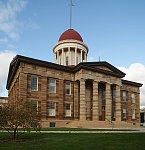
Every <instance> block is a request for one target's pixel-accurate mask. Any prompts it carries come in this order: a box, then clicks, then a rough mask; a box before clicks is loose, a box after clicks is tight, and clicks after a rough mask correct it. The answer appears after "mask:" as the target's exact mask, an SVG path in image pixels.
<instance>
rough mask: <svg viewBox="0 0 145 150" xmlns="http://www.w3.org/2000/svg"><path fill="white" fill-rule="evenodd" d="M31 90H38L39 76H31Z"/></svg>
mask: <svg viewBox="0 0 145 150" xmlns="http://www.w3.org/2000/svg"><path fill="white" fill-rule="evenodd" d="M31 90H32V91H37V90H38V77H35V76H31Z"/></svg>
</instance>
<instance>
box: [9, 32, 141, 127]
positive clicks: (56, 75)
mask: <svg viewBox="0 0 145 150" xmlns="http://www.w3.org/2000/svg"><path fill="white" fill-rule="evenodd" d="M53 52H54V56H55V63H51V62H46V61H42V60H37V59H34V58H29V57H24V56H20V55H17V56H16V57H15V58H14V59H13V60H12V62H11V63H10V68H9V74H8V79H7V89H8V90H9V95H8V96H9V104H10V103H11V102H12V101H15V100H16V99H18V98H23V99H28V100H30V101H32V103H33V104H35V106H36V107H37V108H39V109H41V114H42V126H43V127H52V126H56V127H84V128H103V127H104V128H106V127H107V128H109V127H120V128H123V127H138V126H139V124H140V109H139V108H140V89H139V88H140V87H141V86H142V84H140V83H136V82H132V81H127V80H123V79H122V78H123V77H124V76H125V73H123V72H122V71H120V70H119V69H117V68H116V67H114V66H112V65H111V64H109V63H108V62H105V61H99V62H87V54H88V47H87V45H86V44H85V43H84V42H83V39H82V37H81V36H80V34H79V33H78V32H76V31H75V30H73V29H69V30H67V31H65V32H64V33H63V34H62V35H61V37H60V38H59V41H58V43H57V44H56V45H55V46H54V48H53Z"/></svg>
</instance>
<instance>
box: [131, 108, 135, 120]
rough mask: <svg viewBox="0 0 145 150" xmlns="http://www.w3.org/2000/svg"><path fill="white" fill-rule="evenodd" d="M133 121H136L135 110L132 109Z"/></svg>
mask: <svg viewBox="0 0 145 150" xmlns="http://www.w3.org/2000/svg"><path fill="white" fill-rule="evenodd" d="M131 114H132V119H135V109H134V108H133V109H131Z"/></svg>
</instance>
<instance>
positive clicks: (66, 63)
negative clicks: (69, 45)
mask: <svg viewBox="0 0 145 150" xmlns="http://www.w3.org/2000/svg"><path fill="white" fill-rule="evenodd" d="M66 66H68V56H66Z"/></svg>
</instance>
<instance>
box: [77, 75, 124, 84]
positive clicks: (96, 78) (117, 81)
mask: <svg viewBox="0 0 145 150" xmlns="http://www.w3.org/2000/svg"><path fill="white" fill-rule="evenodd" d="M80 79H85V80H94V81H97V82H104V83H109V84H115V85H119V86H122V83H121V79H120V78H116V77H113V76H108V75H102V74H99V73H96V74H86V73H80V74H76V75H75V81H76V80H80Z"/></svg>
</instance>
